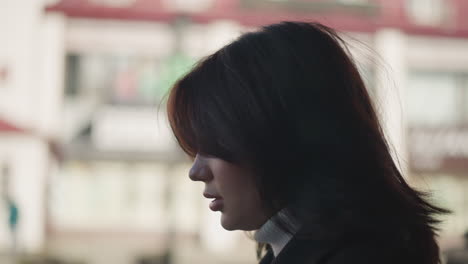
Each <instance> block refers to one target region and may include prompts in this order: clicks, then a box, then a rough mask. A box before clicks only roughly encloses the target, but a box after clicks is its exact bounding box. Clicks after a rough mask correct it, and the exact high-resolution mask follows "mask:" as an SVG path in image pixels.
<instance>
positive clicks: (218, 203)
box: [203, 192, 224, 211]
mask: <svg viewBox="0 0 468 264" xmlns="http://www.w3.org/2000/svg"><path fill="white" fill-rule="evenodd" d="M203 196H205V198H208V199H214V200H213V201H211V202H210V204H209V208H210V209H211V211H221V210H222V209H223V207H224V200H223V197H221V196H219V195H215V194H211V193H207V192H205V193H203Z"/></svg>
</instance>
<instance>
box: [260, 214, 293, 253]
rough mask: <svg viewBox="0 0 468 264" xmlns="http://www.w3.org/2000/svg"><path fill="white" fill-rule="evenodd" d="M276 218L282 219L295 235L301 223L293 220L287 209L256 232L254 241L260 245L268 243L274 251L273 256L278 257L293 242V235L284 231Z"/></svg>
mask: <svg viewBox="0 0 468 264" xmlns="http://www.w3.org/2000/svg"><path fill="white" fill-rule="evenodd" d="M274 218H280V219H281V220H283V222H284V223H285V224H286V225H288V227H289V228H291V230H292V231H293V233H295V232H297V230H299V227H300V225H299V223H298V221H296V220H295V219H292V218H291V217H290V216H288V215H287V214H286V213H285V209H282V210H280V211H279V212H278V213H277V214H275V215H274V216H272V217H271V218H270V219H269V220H268V221H266V222H265V223H264V224H263V225H262V226H261V227H260V229H258V230H257V231H256V232H255V235H254V239H255V240H256V241H257V242H259V243H266V244H269V245H270V246H271V248H272V249H273V254H274V255H275V257H276V256H278V254H279V253H280V251H281V250H282V249H283V248H284V247H285V246H286V244H287V243H288V242H289V241H290V240H291V238H292V235H291V234H289V233H287V232H285V231H283V230H282V229H281V228H280V227H279V226H278V225H277V224H276V223H275V222H274V221H273V219H274Z"/></svg>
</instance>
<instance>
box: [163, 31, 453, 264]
mask: <svg viewBox="0 0 468 264" xmlns="http://www.w3.org/2000/svg"><path fill="white" fill-rule="evenodd" d="M167 111H168V116H169V121H170V124H171V127H172V130H173V132H174V134H175V137H176V138H177V140H178V142H179V144H180V146H181V147H182V149H183V150H184V151H185V152H186V153H187V154H188V155H189V156H192V157H194V156H195V155H196V154H197V153H200V154H206V155H212V156H216V157H219V158H221V159H224V160H227V161H229V162H233V163H237V164H240V165H243V166H248V167H250V168H252V169H254V170H255V171H256V174H255V175H256V179H255V180H256V183H257V187H258V190H259V192H260V194H261V197H262V199H263V202H264V204H265V206H266V207H267V208H269V209H270V210H271V211H272V212H276V211H278V210H280V209H283V208H287V210H288V213H289V214H291V215H292V216H293V217H296V218H298V219H300V220H301V221H302V222H303V223H305V226H306V228H303V229H302V230H301V235H307V234H313V236H314V237H315V238H320V239H334V238H337V237H353V236H357V235H358V236H360V237H363V236H366V235H369V236H371V235H372V236H382V237H401V238H402V241H405V243H407V244H406V245H402V247H405V246H407V247H408V248H411V249H412V253H411V254H412V255H413V256H414V260H415V261H417V262H414V263H427V264H429V263H430V264H435V263H438V262H439V251H438V245H437V243H436V241H435V231H436V228H435V224H437V223H438V221H437V219H436V218H435V216H436V215H437V214H441V213H446V212H447V211H446V210H444V209H442V208H439V207H436V206H434V205H432V204H431V203H429V202H428V201H427V199H426V198H425V194H424V193H421V192H418V191H416V190H414V189H413V188H411V187H410V186H409V185H408V184H407V183H406V182H405V180H404V178H403V177H402V175H401V173H400V171H399V169H398V167H397V166H396V165H395V162H394V160H393V159H392V157H391V155H390V151H389V146H388V144H387V141H386V140H385V137H384V133H383V131H382V128H381V126H380V123H379V120H378V118H377V115H376V113H375V110H374V107H373V104H372V102H371V99H370V97H369V94H368V92H367V90H366V87H365V84H364V82H363V80H362V78H361V76H360V74H359V72H358V70H357V67H356V65H355V63H354V61H353V60H352V57H351V55H350V54H349V52H348V51H347V48H346V45H345V42H344V41H343V40H342V39H341V38H340V37H339V36H338V34H337V33H336V32H335V31H334V30H333V29H331V28H328V27H326V26H324V25H321V24H319V23H302V22H283V23H279V24H274V25H269V26H265V27H263V28H261V29H260V30H258V31H256V32H250V33H246V34H244V35H242V36H241V37H239V38H238V39H237V40H235V41H234V42H232V43H231V44H229V45H227V46H225V47H223V48H221V49H220V50H218V51H217V52H215V53H214V54H212V55H210V56H208V57H206V58H204V59H203V60H201V61H200V62H199V63H198V64H197V65H196V67H195V68H194V69H193V70H192V71H191V72H189V73H188V74H187V75H185V76H183V78H181V79H180V80H179V81H178V82H177V83H176V84H175V85H174V87H173V89H172V90H171V92H170V95H169V99H168V105H167ZM275 221H278V222H279V223H278V224H279V225H280V226H282V227H284V228H285V229H286V231H288V230H287V228H286V227H285V226H286V225H285V224H284V223H281V221H280V220H275ZM289 231H290V230H289Z"/></svg>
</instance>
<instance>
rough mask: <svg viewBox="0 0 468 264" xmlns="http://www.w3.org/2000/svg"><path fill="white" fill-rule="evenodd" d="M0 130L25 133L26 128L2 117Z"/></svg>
mask: <svg viewBox="0 0 468 264" xmlns="http://www.w3.org/2000/svg"><path fill="white" fill-rule="evenodd" d="M1 132H15V133H27V131H26V130H24V129H22V128H19V127H17V126H15V125H13V124H11V123H10V122H8V121H5V120H3V119H0V133H1Z"/></svg>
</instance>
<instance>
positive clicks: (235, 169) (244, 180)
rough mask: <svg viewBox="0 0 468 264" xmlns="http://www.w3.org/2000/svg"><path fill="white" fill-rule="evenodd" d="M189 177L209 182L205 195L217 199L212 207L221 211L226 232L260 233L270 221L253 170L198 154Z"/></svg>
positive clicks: (206, 183) (206, 184)
mask: <svg viewBox="0 0 468 264" xmlns="http://www.w3.org/2000/svg"><path fill="white" fill-rule="evenodd" d="M189 177H190V179H191V180H193V181H201V182H203V183H205V190H204V193H203V195H204V196H205V197H206V198H208V199H214V200H213V201H212V202H211V203H210V206H209V207H210V209H211V210H213V211H220V212H221V225H222V226H223V228H224V229H226V230H246V231H249V230H256V229H258V228H260V227H261V226H262V225H263V224H264V223H265V222H266V221H267V220H268V218H269V214H268V213H267V212H266V211H265V210H264V209H263V207H262V203H261V200H260V196H259V193H258V191H257V188H256V187H255V184H254V180H253V179H254V178H253V173H252V172H251V171H249V170H247V169H245V168H242V167H240V166H238V165H235V164H232V163H229V162H227V161H224V160H222V159H219V158H215V157H207V156H202V155H196V157H195V160H194V163H193V165H192V168H191V169H190V172H189Z"/></svg>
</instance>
